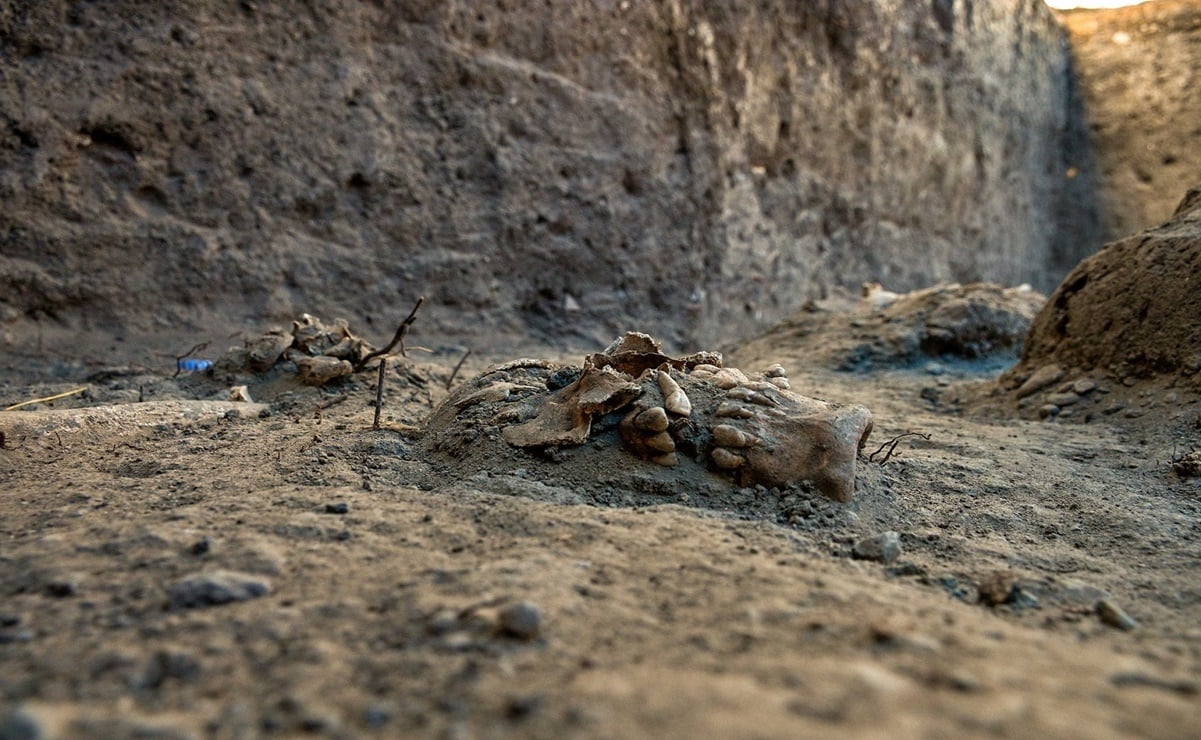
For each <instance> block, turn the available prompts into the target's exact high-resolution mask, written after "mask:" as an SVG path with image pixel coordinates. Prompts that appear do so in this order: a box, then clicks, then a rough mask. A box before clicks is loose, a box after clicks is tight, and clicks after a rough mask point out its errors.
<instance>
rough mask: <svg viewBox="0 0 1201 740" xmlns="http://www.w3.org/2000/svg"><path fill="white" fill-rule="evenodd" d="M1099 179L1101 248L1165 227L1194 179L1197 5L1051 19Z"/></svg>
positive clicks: (1199, 123)
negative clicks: (1069, 64) (1066, 48)
mask: <svg viewBox="0 0 1201 740" xmlns="http://www.w3.org/2000/svg"><path fill="white" fill-rule="evenodd" d="M1060 18H1061V19H1062V20H1063V22H1064V25H1065V26H1066V27H1067V29H1068V34H1069V39H1070V42H1071V47H1072V56H1073V60H1074V68H1075V73H1076V75H1077V76H1078V79H1079V81H1080V82H1079V89H1080V94H1081V97H1082V103H1083V108H1084V113H1085V119H1086V121H1087V123H1088V129H1089V137H1088V138H1089V144H1090V145H1091V149H1092V151H1093V152H1095V156H1096V158H1097V165H1098V167H1099V170H1100V179H1099V180H1098V182H1099V184H1100V188H1101V191H1100V204H1101V212H1102V216H1103V222H1104V228H1105V241H1112V240H1114V239H1120V238H1122V237H1124V236H1127V235H1129V234H1133V233H1135V232H1138V231H1141V230H1143V229H1147V228H1150V227H1152V226H1154V225H1156V224H1158V223H1161V222H1163V221H1165V220H1167V219H1168V217H1169V216H1170V215H1171V214H1172V210H1173V209H1174V208H1175V207H1176V203H1177V201H1178V200H1179V199H1180V191H1181V190H1183V189H1184V188H1185V187H1187V186H1189V185H1191V184H1193V182H1194V181H1195V180H1196V179H1197V173H1198V172H1201V149H1199V148H1198V146H1197V141H1198V139H1201V96H1198V95H1197V88H1198V85H1201V78H1199V77H1198V72H1197V69H1198V66H1197V56H1198V49H1199V48H1201V6H1199V5H1198V4H1197V3H1196V2H1193V0H1155V2H1147V3H1142V4H1140V5H1135V6H1131V7H1128V8H1118V9H1115V10H1075V11H1070V12H1067V13H1063V14H1061V15H1060Z"/></svg>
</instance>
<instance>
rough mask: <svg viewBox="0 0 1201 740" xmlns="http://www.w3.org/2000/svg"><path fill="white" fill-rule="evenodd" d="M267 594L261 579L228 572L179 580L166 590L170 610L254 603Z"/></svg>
mask: <svg viewBox="0 0 1201 740" xmlns="http://www.w3.org/2000/svg"><path fill="white" fill-rule="evenodd" d="M269 593H271V583H270V582H269V581H268V580H266V579H265V578H260V577H259V576H254V575H249V574H247V573H237V572H234V571H228V570H214V571H209V572H207V573H197V574H196V575H192V576H188V577H186V578H181V579H180V580H178V581H176V582H175V583H173V584H171V587H170V588H169V589H168V590H167V594H168V596H169V597H170V600H171V608H173V609H194V608H198V607H207V606H220V605H221V604H229V603H232V602H235V601H249V600H251V599H257V598H259V597H261V596H266V595H267V594H269Z"/></svg>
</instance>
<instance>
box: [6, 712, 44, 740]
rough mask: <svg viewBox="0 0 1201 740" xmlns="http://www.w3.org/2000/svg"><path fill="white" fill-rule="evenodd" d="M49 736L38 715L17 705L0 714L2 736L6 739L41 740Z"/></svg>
mask: <svg viewBox="0 0 1201 740" xmlns="http://www.w3.org/2000/svg"><path fill="white" fill-rule="evenodd" d="M44 737H49V734H48V733H46V732H45V731H44V730H43V728H42V726H41V725H40V724H39V723H38V720H37V718H36V717H34V716H33V715H32V714H30V713H29V712H27V711H26V710H24V709H22V708H20V707H17V708H15V709H12V710H10V711H9V712H7V713H6V714H4V715H0V738H4V740H41V738H44Z"/></svg>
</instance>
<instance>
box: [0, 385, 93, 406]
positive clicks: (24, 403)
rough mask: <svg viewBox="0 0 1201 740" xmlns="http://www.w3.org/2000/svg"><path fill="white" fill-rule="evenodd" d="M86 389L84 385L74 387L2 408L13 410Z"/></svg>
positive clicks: (64, 396)
mask: <svg viewBox="0 0 1201 740" xmlns="http://www.w3.org/2000/svg"><path fill="white" fill-rule="evenodd" d="M87 389H88V387H87V386H86V385H85V386H84V387H82V388H76V389H75V390H73V391H67V392H65V393H58V394H56V395H53V396H46V397H45V398H31V399H29V400H28V401H22V402H20V403H14V404H13V405H12V406H7V407H5V409H4V410H5V411H14V410H16V409H19V408H21V407H22V406H32V405H33V404H35V403H43V402H45V401H57V400H58V399H60V398H66V397H67V396H74V395H75V394H76V393H83V392H84V391H86V390H87Z"/></svg>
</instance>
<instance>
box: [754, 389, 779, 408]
mask: <svg viewBox="0 0 1201 740" xmlns="http://www.w3.org/2000/svg"><path fill="white" fill-rule="evenodd" d="M750 401H751V403H757V404H759V405H760V406H779V404H778V403H776V399H774V398H772V397H771V396H765V395H764V394H762V393H759V392H758V391H755V392H752V393H751V398H750Z"/></svg>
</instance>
